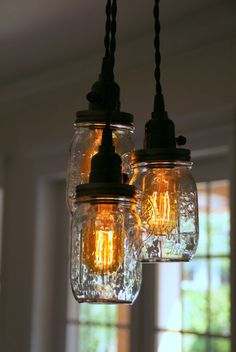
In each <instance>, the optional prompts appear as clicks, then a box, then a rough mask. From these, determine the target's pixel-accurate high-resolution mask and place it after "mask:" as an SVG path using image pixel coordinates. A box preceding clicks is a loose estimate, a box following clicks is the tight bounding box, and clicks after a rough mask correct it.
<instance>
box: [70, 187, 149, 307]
mask: <svg viewBox="0 0 236 352" xmlns="http://www.w3.org/2000/svg"><path fill="white" fill-rule="evenodd" d="M83 186H84V187H85V188H86V185H80V192H79V193H78V196H77V209H76V211H75V213H74V215H73V220H72V228H71V230H72V232H71V236H72V237H71V287H72V291H73V294H74V296H75V298H76V300H77V301H78V302H80V303H83V302H88V303H91V302H97V303H109V304H110V303H113V304H114V303H128V304H131V303H133V302H134V300H135V299H136V297H137V295H138V292H139V289H140V286H141V277H142V268H141V264H140V262H139V261H138V259H139V255H140V248H141V222H140V218H139V216H138V213H137V210H136V205H137V197H136V194H134V193H132V192H131V193H130V191H129V192H128V191H127V192H126V193H125V194H123V195H121V196H120V195H117V189H116V188H114V189H113V188H112V187H109V185H104V187H106V188H109V189H108V190H109V192H111V193H113V194H112V195H109V197H108V196H107V195H106V194H105V195H103V193H102V192H103V191H104V189H102V188H101V185H100V186H99V184H98V188H97V189H96V193H98V192H100V193H101V195H98V196H95V195H92V196H89V195H85V194H84V193H83ZM95 186H96V184H95ZM111 186H112V185H111ZM122 187H123V188H125V187H127V189H128V188H129V187H130V186H128V185H122ZM104 192H105V193H106V192H107V191H106V190H105V191H104ZM122 193H123V191H122Z"/></svg>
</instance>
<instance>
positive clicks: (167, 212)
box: [130, 0, 198, 262]
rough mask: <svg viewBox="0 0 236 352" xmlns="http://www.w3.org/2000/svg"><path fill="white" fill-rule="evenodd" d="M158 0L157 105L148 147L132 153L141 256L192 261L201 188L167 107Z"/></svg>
mask: <svg viewBox="0 0 236 352" xmlns="http://www.w3.org/2000/svg"><path fill="white" fill-rule="evenodd" d="M159 3H160V1H159V0H154V10H153V15H154V31H155V34H154V49H155V71H154V77H155V97H154V108H153V112H152V118H151V119H150V120H149V121H148V122H147V123H146V124H145V139H144V148H143V149H141V150H136V151H134V152H133V153H132V156H131V164H132V167H133V169H134V176H133V177H132V179H131V181H130V183H131V184H132V185H135V186H136V187H137V188H138V190H139V192H140V194H141V197H140V204H139V209H140V216H141V221H142V227H143V235H142V236H143V248H142V261H143V262H162V261H163V262H167V261H169V262H171V261H173V262H174V261H189V260H190V259H191V258H192V257H193V255H194V253H195V251H196V248H197V241H198V206H197V190H196V184H195V182H194V180H193V178H192V175H191V173H190V169H191V166H192V162H191V161H190V160H191V159H190V150H189V149H182V148H178V147H177V146H176V145H178V146H179V145H184V144H185V143H186V138H185V137H182V136H180V137H177V138H176V136H175V125H174V123H173V121H172V120H170V119H169V118H168V114H167V112H166V110H165V103H164V97H163V93H162V86H161V53H160V31H161V25H160V20H159V15H160V11H159ZM190 208H191V209H192V210H191V212H189V209H190Z"/></svg>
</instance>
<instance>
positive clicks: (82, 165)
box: [66, 122, 134, 213]
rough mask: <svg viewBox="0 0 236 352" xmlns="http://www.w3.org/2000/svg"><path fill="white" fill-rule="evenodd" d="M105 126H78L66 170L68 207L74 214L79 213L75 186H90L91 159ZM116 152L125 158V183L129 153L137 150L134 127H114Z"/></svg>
mask: <svg viewBox="0 0 236 352" xmlns="http://www.w3.org/2000/svg"><path fill="white" fill-rule="evenodd" d="M104 125H105V124H104V123H85V122H83V123H82V122H81V123H76V124H75V125H74V127H75V132H74V136H73V139H72V143H71V147H70V151H69V153H70V155H69V162H68V168H67V195H66V197H67V206H68V209H69V211H70V212H71V213H73V212H74V211H75V209H76V202H75V200H76V196H75V194H76V192H75V189H76V186H78V185H79V184H83V183H88V180H89V174H90V164H91V158H92V157H93V155H94V154H96V153H97V152H98V148H99V145H100V144H101V139H102V131H103V128H104ZM111 128H112V137H113V143H114V146H115V149H116V152H117V153H118V154H119V155H120V156H121V157H122V172H123V173H124V175H125V176H124V177H125V181H128V180H129V179H130V175H131V169H130V152H131V151H132V150H134V142H133V133H134V127H133V125H132V124H129V125H128V124H127V125H122V124H114V123H112V124H111Z"/></svg>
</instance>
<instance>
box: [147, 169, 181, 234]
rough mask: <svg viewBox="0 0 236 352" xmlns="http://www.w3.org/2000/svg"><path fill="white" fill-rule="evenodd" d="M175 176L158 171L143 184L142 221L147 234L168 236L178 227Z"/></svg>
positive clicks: (171, 173)
mask: <svg viewBox="0 0 236 352" xmlns="http://www.w3.org/2000/svg"><path fill="white" fill-rule="evenodd" d="M176 181H177V180H176V176H175V174H174V172H173V170H168V169H159V170H157V171H155V172H153V173H152V174H151V175H148V176H147V177H146V179H144V182H143V199H142V220H143V222H144V223H145V224H146V227H148V230H149V232H151V234H155V235H168V234H170V233H171V232H172V231H173V230H174V229H176V228H177V226H178V209H177V192H176V189H177V187H176Z"/></svg>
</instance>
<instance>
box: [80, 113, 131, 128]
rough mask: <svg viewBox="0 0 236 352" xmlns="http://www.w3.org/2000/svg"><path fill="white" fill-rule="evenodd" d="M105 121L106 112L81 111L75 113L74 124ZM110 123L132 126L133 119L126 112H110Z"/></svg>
mask: <svg viewBox="0 0 236 352" xmlns="http://www.w3.org/2000/svg"><path fill="white" fill-rule="evenodd" d="M106 120H107V111H106V110H83V111H78V112H77V113H76V120H75V123H80V122H95V123H105V122H106ZM110 121H111V123H116V124H119V125H125V126H126V125H128V126H131V127H132V126H133V121H134V117H133V115H132V114H130V113H128V112H121V111H112V112H111V115H110Z"/></svg>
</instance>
